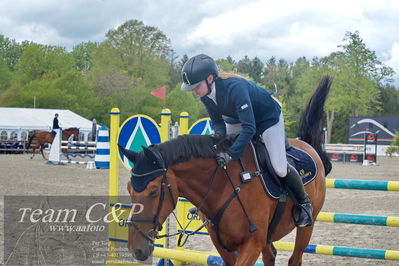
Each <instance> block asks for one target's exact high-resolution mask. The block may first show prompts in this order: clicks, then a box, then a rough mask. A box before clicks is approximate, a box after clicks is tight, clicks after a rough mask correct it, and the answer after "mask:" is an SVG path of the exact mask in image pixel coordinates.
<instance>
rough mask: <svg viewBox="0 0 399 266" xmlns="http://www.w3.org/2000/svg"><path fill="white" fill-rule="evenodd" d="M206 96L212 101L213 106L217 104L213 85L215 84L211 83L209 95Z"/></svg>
mask: <svg viewBox="0 0 399 266" xmlns="http://www.w3.org/2000/svg"><path fill="white" fill-rule="evenodd" d="M207 96H208V97H209V98H210V99H212V101H214V102H215V104H217V103H216V85H215V82H213V83H212V85H211V93H209V94H208V95H207Z"/></svg>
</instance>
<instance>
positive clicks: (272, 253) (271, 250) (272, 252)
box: [262, 243, 277, 266]
mask: <svg viewBox="0 0 399 266" xmlns="http://www.w3.org/2000/svg"><path fill="white" fill-rule="evenodd" d="M276 255H277V250H276V248H275V247H274V245H273V243H271V244H270V245H266V246H265V247H264V248H263V249H262V260H263V264H264V265H265V266H268V265H271V266H274V264H275V262H276Z"/></svg>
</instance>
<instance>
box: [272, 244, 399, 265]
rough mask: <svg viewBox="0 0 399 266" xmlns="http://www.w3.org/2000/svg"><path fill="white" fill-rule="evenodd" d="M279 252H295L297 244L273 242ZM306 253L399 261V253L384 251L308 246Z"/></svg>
mask: <svg viewBox="0 0 399 266" xmlns="http://www.w3.org/2000/svg"><path fill="white" fill-rule="evenodd" d="M273 244H274V246H275V247H276V249H277V250H284V251H293V250H294V245H295V243H292V242H284V241H276V242H273ZM305 252H306V253H313V254H321V255H333V256H344V257H355V258H367V259H381V260H397V261H399V251H396V250H384V249H366V248H351V247H339V246H326V245H312V244H311V245H308V246H307V247H306V249H305Z"/></svg>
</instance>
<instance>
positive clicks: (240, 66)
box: [237, 56, 251, 74]
mask: <svg viewBox="0 0 399 266" xmlns="http://www.w3.org/2000/svg"><path fill="white" fill-rule="evenodd" d="M237 71H238V72H239V73H243V74H249V73H251V59H249V58H248V56H245V57H244V58H243V59H241V60H239V61H238V63H237Z"/></svg>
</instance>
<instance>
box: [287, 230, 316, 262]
mask: <svg viewBox="0 0 399 266" xmlns="http://www.w3.org/2000/svg"><path fill="white" fill-rule="evenodd" d="M313 226H314V224H313V225H312V226H308V227H298V228H297V230H296V237H295V248H294V252H293V253H292V256H291V258H290V259H289V261H288V265H289V266H300V265H302V255H303V253H304V252H305V249H306V247H307V246H308V244H309V241H310V238H311V237H312V232H313Z"/></svg>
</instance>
